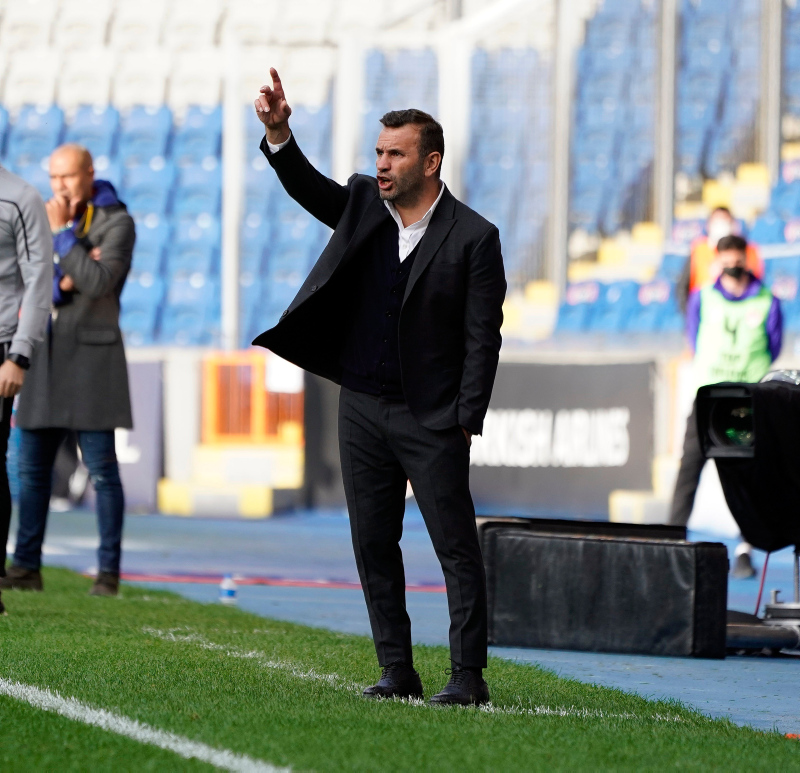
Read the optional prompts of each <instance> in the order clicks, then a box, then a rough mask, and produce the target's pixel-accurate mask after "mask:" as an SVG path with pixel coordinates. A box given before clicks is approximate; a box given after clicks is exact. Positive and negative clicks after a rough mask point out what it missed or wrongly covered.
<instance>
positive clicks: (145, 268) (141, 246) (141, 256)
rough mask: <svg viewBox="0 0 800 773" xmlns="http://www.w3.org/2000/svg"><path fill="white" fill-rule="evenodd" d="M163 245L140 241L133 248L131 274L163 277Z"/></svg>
mask: <svg viewBox="0 0 800 773" xmlns="http://www.w3.org/2000/svg"><path fill="white" fill-rule="evenodd" d="M163 252H164V248H163V245H161V244H158V243H157V242H146V241H145V242H140V241H139V240H138V239H137V241H136V244H135V245H134V248H133V260H132V262H131V272H132V273H135V274H137V275H138V274H150V275H151V276H160V275H161V264H162V260H163Z"/></svg>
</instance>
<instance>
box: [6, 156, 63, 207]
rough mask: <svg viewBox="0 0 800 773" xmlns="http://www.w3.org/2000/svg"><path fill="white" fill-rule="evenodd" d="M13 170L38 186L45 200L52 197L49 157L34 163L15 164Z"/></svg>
mask: <svg viewBox="0 0 800 773" xmlns="http://www.w3.org/2000/svg"><path fill="white" fill-rule="evenodd" d="M11 171H12V172H14V173H16V174H18V175H19V176H20V177H21V178H22V179H23V180H25V181H26V182H29V183H30V184H31V185H32V186H33V187H34V188H36V190H37V191H39V194H40V195H41V197H42V198H43V199H44V200H45V201H47V200H48V199H49V198H51V197H52V195H53V191H52V189H51V188H50V173H49V171H48V167H47V159H43V160H42V161H40V162H38V163H33V164H25V165H15V166H12V167H11Z"/></svg>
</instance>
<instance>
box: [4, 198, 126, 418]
mask: <svg viewBox="0 0 800 773" xmlns="http://www.w3.org/2000/svg"><path fill="white" fill-rule="evenodd" d="M135 239H136V234H135V229H134V223H133V218H132V217H131V216H130V215H129V214H128V211H127V210H126V209H125V207H124V205H116V206H110V207H98V208H97V209H96V210H95V213H94V218H93V220H92V223H91V227H90V228H89V232H88V234H87V235H86V236H85V237H84V238H82V239H80V240H79V241H78V243H77V244H76V245H75V246H74V247H73V248H72V249H71V250H70V251H69V253H68V254H67V255H65V256H64V257H62V258H61V259H60V262H59V265H60V266H61V270H62V271H63V272H64V274H69V276H71V277H72V279H73V281H74V283H75V288H76V290H75V292H73V293H72V294H71V299H70V300H69V301H68V302H67V303H66V304H64V305H62V306H58V307H57V308H56V309H55V310H54V312H53V319H52V324H51V326H50V330H49V332H48V334H47V335H46V336H45V340H44V341H42V342H40V343H38V344H37V345H36V346H35V347H34V350H33V357H32V359H31V367H30V370H29V371H28V374H27V376H26V377H25V384H24V385H23V388H22V392H21V394H20V401H19V409H18V412H17V425H18V426H19V427H21V428H22V429H43V428H46V427H65V428H68V429H75V430H112V429H116V428H117V427H121V428H125V429H130V428H131V427H132V426H133V422H132V419H131V402H130V395H129V392H128V367H127V363H126V361H125V349H124V347H123V345H122V333H121V332H120V329H119V308H120V307H119V296H120V293H121V292H122V288H123V286H124V284H125V279H126V278H127V276H128V271H129V270H130V267H131V258H132V255H133V243H134V241H135ZM93 247H99V248H100V250H101V258H100V260H99V261H96V260H93V259H92V258H90V257H89V251H90V250H91V249H92V248H93Z"/></svg>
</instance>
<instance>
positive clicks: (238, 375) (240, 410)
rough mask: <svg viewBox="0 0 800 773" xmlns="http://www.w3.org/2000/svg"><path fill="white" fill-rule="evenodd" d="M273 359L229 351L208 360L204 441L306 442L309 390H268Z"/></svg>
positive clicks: (204, 396) (205, 372) (204, 369)
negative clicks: (305, 398)
mask: <svg viewBox="0 0 800 773" xmlns="http://www.w3.org/2000/svg"><path fill="white" fill-rule="evenodd" d="M266 369H267V357H266V356H265V355H264V354H261V353H260V352H225V353H220V354H213V355H210V356H209V357H207V358H206V359H205V360H204V361H203V424H202V434H203V438H202V442H203V443H207V444H216V445H220V444H254V445H255V444H265V443H285V444H287V445H298V444H302V442H303V393H302V392H300V393H291V394H289V393H282V392H268V391H267V388H266Z"/></svg>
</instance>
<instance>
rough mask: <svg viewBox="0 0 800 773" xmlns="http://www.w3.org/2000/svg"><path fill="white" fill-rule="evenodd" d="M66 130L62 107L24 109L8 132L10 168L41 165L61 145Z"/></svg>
mask: <svg viewBox="0 0 800 773" xmlns="http://www.w3.org/2000/svg"><path fill="white" fill-rule="evenodd" d="M63 126H64V112H63V111H62V110H61V108H60V107H57V106H56V105H52V106H51V107H49V108H47V109H44V108H38V107H32V106H30V105H26V106H24V107H23V108H22V109H21V110H20V112H19V115H18V116H17V120H16V121H15V122H14V125H13V126H12V127H11V128H10V130H9V132H8V140H7V142H6V153H5V157H6V159H7V161H8V162H9V165H13V166H29V165H31V164H38V163H39V162H40V161H41V160H42V159H43V158H45V157H46V156H49V155H50V153H51V152H52V151H53V148H55V147H56V146H57V145H58V143H59V140H60V139H61V130H62V128H63Z"/></svg>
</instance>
